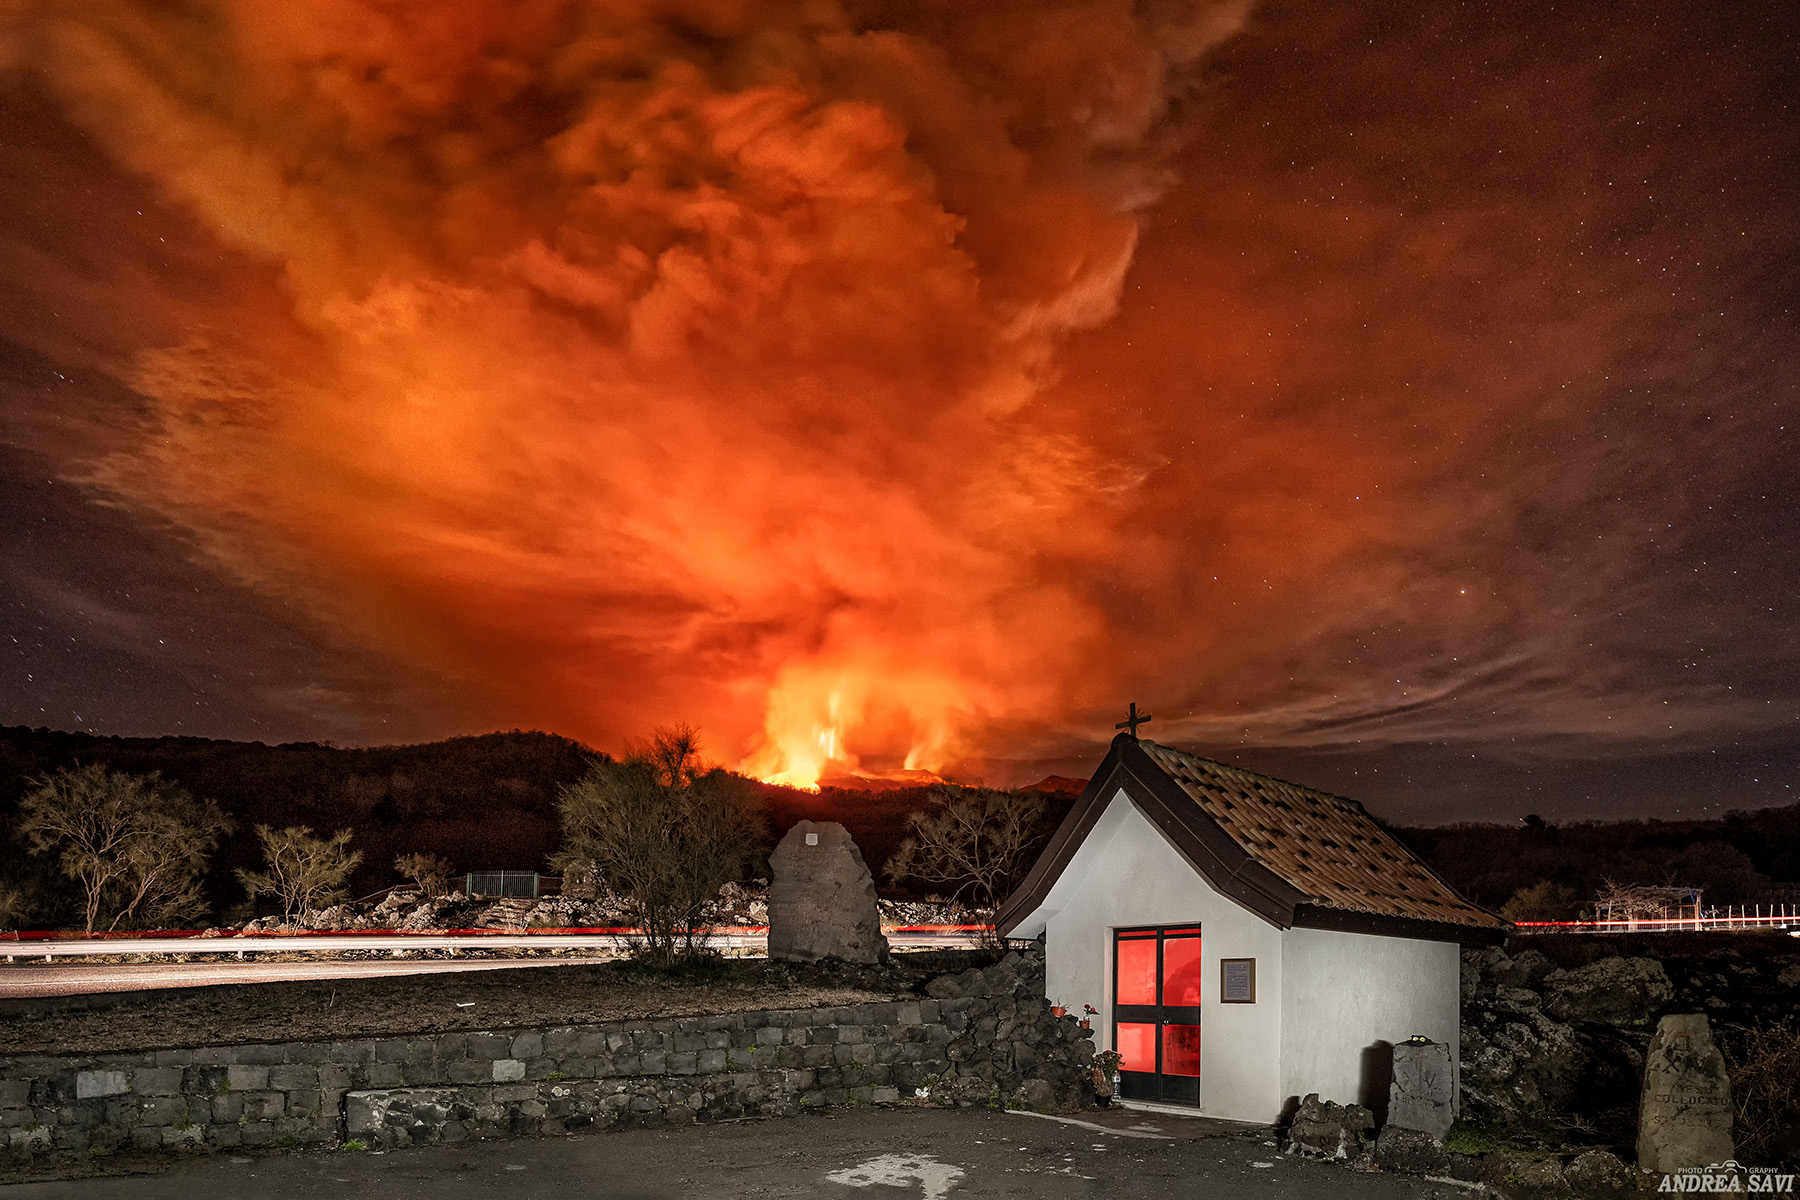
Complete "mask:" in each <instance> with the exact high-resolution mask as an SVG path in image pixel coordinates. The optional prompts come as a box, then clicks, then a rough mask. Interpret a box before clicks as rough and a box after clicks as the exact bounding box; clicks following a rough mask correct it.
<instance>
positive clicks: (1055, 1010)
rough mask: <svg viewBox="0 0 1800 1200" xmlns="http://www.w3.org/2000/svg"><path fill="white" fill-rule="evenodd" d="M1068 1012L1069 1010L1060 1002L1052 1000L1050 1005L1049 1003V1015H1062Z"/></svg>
mask: <svg viewBox="0 0 1800 1200" xmlns="http://www.w3.org/2000/svg"><path fill="white" fill-rule="evenodd" d="M1068 1013H1069V1010H1068V1009H1066V1008H1064V1007H1063V1006H1062V1005H1061V1004H1059V1003H1056V1002H1054V1001H1053V1002H1051V1005H1050V1015H1051V1016H1053V1017H1063V1016H1067V1015H1068Z"/></svg>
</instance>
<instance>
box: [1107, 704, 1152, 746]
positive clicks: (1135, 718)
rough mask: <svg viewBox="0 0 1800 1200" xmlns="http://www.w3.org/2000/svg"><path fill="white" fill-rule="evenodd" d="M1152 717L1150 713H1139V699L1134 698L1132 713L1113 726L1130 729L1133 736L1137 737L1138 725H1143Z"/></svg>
mask: <svg viewBox="0 0 1800 1200" xmlns="http://www.w3.org/2000/svg"><path fill="white" fill-rule="evenodd" d="M1151 719H1152V718H1151V716H1150V714H1149V713H1143V714H1141V715H1140V714H1139V713H1138V710H1137V701H1136V700H1133V701H1132V702H1131V713H1130V715H1129V716H1127V717H1126V718H1125V719H1124V720H1123V721H1120V722H1119V723H1118V724H1117V725H1114V726H1113V728H1114V729H1126V730H1129V731H1130V732H1131V736H1132V737H1134V738H1135V737H1136V736H1137V727H1138V726H1139V725H1143V724H1145V723H1147V722H1149V721H1150V720H1151Z"/></svg>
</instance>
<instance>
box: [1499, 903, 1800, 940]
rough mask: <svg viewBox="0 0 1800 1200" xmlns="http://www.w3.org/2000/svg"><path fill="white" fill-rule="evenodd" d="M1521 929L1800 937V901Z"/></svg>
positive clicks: (1532, 924)
mask: <svg viewBox="0 0 1800 1200" xmlns="http://www.w3.org/2000/svg"><path fill="white" fill-rule="evenodd" d="M1514 924H1515V925H1516V926H1517V928H1518V931H1519V932H1520V933H1780V932H1787V933H1792V934H1794V935H1795V936H1796V937H1800V905H1792V904H1755V905H1750V904H1739V905H1727V906H1725V907H1724V908H1723V909H1719V908H1709V909H1705V910H1703V911H1701V912H1699V913H1698V914H1697V915H1693V916H1678V917H1635V918H1634V917H1620V918H1617V919H1614V920H1605V921H1517V922H1515V923H1514Z"/></svg>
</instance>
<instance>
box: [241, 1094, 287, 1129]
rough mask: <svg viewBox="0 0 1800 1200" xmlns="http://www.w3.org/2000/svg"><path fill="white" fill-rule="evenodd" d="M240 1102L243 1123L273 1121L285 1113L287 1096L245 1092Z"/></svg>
mask: <svg viewBox="0 0 1800 1200" xmlns="http://www.w3.org/2000/svg"><path fill="white" fill-rule="evenodd" d="M241 1102H242V1104H243V1108H242V1109H241V1110H240V1111H241V1113H242V1119H243V1120H245V1121H250V1122H265V1121H273V1120H275V1119H276V1118H277V1117H280V1116H283V1115H285V1114H286V1112H287V1096H286V1095H285V1094H283V1093H281V1092H245V1093H244V1094H243V1096H242V1098H241Z"/></svg>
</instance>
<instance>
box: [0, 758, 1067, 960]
mask: <svg viewBox="0 0 1800 1200" xmlns="http://www.w3.org/2000/svg"><path fill="white" fill-rule="evenodd" d="M595 756H596V752H595V751H593V750H591V749H589V748H588V747H586V746H584V745H582V744H581V743H579V742H575V741H571V740H569V739H568V738H564V737H558V736H556V735H555V734H548V733H526V732H519V731H517V730H515V731H513V732H511V733H490V734H483V735H481V736H478V737H457V738H450V739H447V740H445V741H441V742H429V743H425V744H422V745H415V746H381V747H372V748H365V749H343V748H339V747H334V746H322V745H317V744H314V743H310V742H295V743H288V744H285V745H278V746H269V745H265V744H263V743H261V742H229V741H214V740H210V739H207V738H190V737H164V738H117V737H100V736H96V735H93V734H86V733H62V732H57V731H54V730H45V729H27V728H24V727H19V726H13V727H0V828H6V829H10V828H12V826H13V825H14V824H15V823H16V820H17V817H16V814H17V809H18V803H19V799H20V797H21V796H22V795H23V794H24V792H25V791H26V789H27V787H28V786H29V782H30V781H31V780H32V779H34V778H37V777H39V776H41V775H43V774H45V773H46V772H49V771H54V770H57V769H58V768H62V767H71V766H75V765H77V764H81V763H102V764H104V765H106V766H108V767H111V768H113V769H115V770H120V771H128V772H132V773H135V774H148V773H149V772H152V771H159V772H161V773H162V775H163V777H164V778H166V779H171V780H174V781H175V782H177V783H180V784H182V785H183V786H184V787H186V788H188V789H189V790H190V791H192V792H193V793H194V794H195V795H197V796H201V797H204V798H208V799H211V800H214V801H216V802H217V803H218V804H219V806H220V807H221V808H223V809H224V810H225V811H226V812H227V813H228V814H230V815H231V817H232V818H233V819H234V820H235V821H236V822H237V832H236V833H235V834H233V835H232V836H231V837H230V838H228V839H227V840H226V841H225V843H224V844H223V845H222V846H221V847H220V849H219V851H218V852H217V853H215V854H214V855H213V857H212V861H211V869H210V872H209V876H208V880H207V889H208V895H209V897H210V899H211V900H212V903H213V906H214V910H215V912H216V914H217V915H218V916H219V917H221V918H222V917H225V916H228V915H229V916H232V917H235V918H237V919H242V918H243V917H245V916H248V915H249V914H248V913H247V912H242V911H240V909H241V906H242V904H243V900H244V896H243V891H242V889H241V888H240V887H239V885H238V883H237V879H236V876H235V874H234V871H235V869H236V868H239V867H252V868H254V867H259V866H260V865H261V864H260V861H259V858H260V848H259V846H258V843H257V839H256V835H255V829H254V827H255V826H256V825H257V824H267V825H274V826H277V827H281V826H286V825H306V826H310V827H311V828H312V829H313V830H314V832H316V833H327V832H330V831H335V830H338V829H344V828H349V829H352V830H354V831H355V834H356V837H355V841H354V842H353V843H352V845H353V847H354V848H355V849H357V850H360V851H362V854H363V861H362V865H361V867H360V868H359V869H358V870H357V873H356V875H355V876H354V878H353V879H352V880H351V892H352V895H354V896H366V895H369V894H371V893H374V892H376V891H378V890H380V889H382V888H385V887H387V886H388V885H390V884H392V883H394V882H396V876H395V874H394V871H393V869H392V866H393V861H394V857H395V855H397V854H403V853H411V852H415V851H423V852H428V853H432V854H439V855H442V856H443V857H444V858H447V859H449V860H450V862H451V863H452V864H453V865H454V866H455V868H456V869H457V870H458V871H459V872H461V871H471V870H483V869H487V870H494V869H505V870H515V871H531V870H537V871H542V870H545V869H546V867H545V860H546V858H547V857H548V856H549V854H550V853H551V852H552V851H554V850H555V849H556V847H557V844H558V842H559V841H560V840H561V829H560V824H559V822H558V819H557V813H556V798H557V794H558V791H559V789H561V788H562V786H563V785H565V784H568V783H572V782H574V781H575V780H577V779H579V778H580V777H581V776H582V774H583V773H584V772H585V771H586V770H587V769H588V765H589V763H590V762H591V761H592V760H593V759H594V757H595ZM756 786H757V790H758V792H759V793H760V794H761V796H762V799H763V805H764V810H765V812H766V813H767V815H768V819H769V832H770V834H771V837H779V835H780V834H781V832H782V831H784V830H786V829H788V828H789V827H791V826H792V825H793V823H794V822H795V821H798V820H802V819H808V820H816V821H837V822H840V823H841V824H843V825H844V826H845V827H846V828H847V829H849V831H850V833H851V836H853V837H854V838H855V839H856V842H857V845H858V846H859V847H861V849H862V852H863V858H864V860H865V861H866V862H867V863H868V864H869V868H870V870H871V871H872V872H873V873H874V875H875V877H876V882H877V884H878V885H881V888H882V891H883V893H884V894H889V895H900V896H910V895H911V892H909V891H908V890H907V889H893V888H889V887H887V886H886V880H885V877H884V876H883V872H882V868H883V867H884V865H885V864H886V862H887V860H888V858H889V856H891V855H892V854H893V852H894V850H895V849H896V848H897V847H898V846H899V844H900V841H901V839H902V838H903V837H905V833H906V817H907V814H908V813H909V812H911V811H913V810H914V809H917V808H921V807H923V806H924V804H925V796H926V793H927V791H928V789H927V788H925V787H919V786H912V787H888V788H885V789H881V790H875V789H865V788H853V787H826V788H823V789H821V790H820V791H818V792H804V791H798V790H796V789H793V788H787V787H779V786H776V785H772V784H758V785H756ZM1046 799H1047V800H1048V802H1049V803H1048V808H1049V814H1048V816H1049V821H1050V826H1051V827H1054V823H1055V821H1057V820H1060V819H1061V817H1062V814H1063V813H1064V812H1065V811H1067V808H1068V805H1069V803H1070V802H1071V800H1072V799H1073V797H1072V796H1067V795H1060V794H1051V795H1048V796H1047V797H1046ZM1046 832H1047V830H1046ZM771 845H772V843H771ZM0 880H6V881H9V882H10V881H19V883H22V884H23V886H24V887H25V888H26V889H27V890H28V891H30V892H32V893H34V894H35V895H37V896H40V897H52V898H54V897H59V896H60V897H63V898H64V900H65V903H64V904H62V905H61V906H56V905H54V904H51V905H47V906H46V905H40V906H39V910H37V911H34V913H33V916H32V923H33V924H36V925H49V924H61V923H66V922H68V921H70V920H71V919H72V918H73V915H74V913H73V905H72V903H69V902H67V901H70V900H72V897H69V895H68V888H67V885H66V884H65V883H63V881H62V880H61V879H60V878H59V877H58V876H57V874H56V872H55V868H54V866H53V864H52V863H50V862H49V861H47V860H46V859H44V858H36V859H33V858H31V857H29V856H27V855H26V854H25V852H24V848H23V846H22V845H20V844H19V842H18V841H17V840H16V839H13V838H11V837H0Z"/></svg>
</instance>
